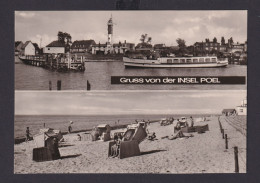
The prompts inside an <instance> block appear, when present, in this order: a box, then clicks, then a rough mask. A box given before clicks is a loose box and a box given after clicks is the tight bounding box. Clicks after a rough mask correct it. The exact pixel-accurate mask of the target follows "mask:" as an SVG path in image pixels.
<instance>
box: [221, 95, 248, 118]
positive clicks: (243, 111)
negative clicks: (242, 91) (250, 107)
mask: <svg viewBox="0 0 260 183" xmlns="http://www.w3.org/2000/svg"><path fill="white" fill-rule="evenodd" d="M222 115H225V116H231V115H247V100H246V99H244V100H242V101H241V105H240V106H237V107H236V109H223V110H222Z"/></svg>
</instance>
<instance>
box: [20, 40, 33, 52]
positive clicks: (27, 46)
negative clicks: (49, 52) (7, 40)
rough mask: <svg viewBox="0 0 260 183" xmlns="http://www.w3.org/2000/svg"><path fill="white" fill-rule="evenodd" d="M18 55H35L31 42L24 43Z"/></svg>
mask: <svg viewBox="0 0 260 183" xmlns="http://www.w3.org/2000/svg"><path fill="white" fill-rule="evenodd" d="M20 55H35V47H34V45H33V43H32V42H31V41H26V42H25V43H24V44H23V46H22V47H21V52H20Z"/></svg>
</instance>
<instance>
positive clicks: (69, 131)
mask: <svg viewBox="0 0 260 183" xmlns="http://www.w3.org/2000/svg"><path fill="white" fill-rule="evenodd" d="M72 124H73V121H70V123H69V126H68V133H71V132H72V126H71V125H72Z"/></svg>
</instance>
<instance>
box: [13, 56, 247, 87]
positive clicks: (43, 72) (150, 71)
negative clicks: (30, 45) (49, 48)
mask: <svg viewBox="0 0 260 183" xmlns="http://www.w3.org/2000/svg"><path fill="white" fill-rule="evenodd" d="M85 66H86V70H85V72H66V73H61V72H56V71H50V70H47V69H44V68H41V67H35V66H31V65H25V64H23V63H22V62H21V61H20V60H19V58H18V57H15V89H16V90H49V81H51V82H52V89H53V90H56V89H57V81H58V80H61V82H62V83H61V90H86V89H87V81H89V83H90V85H91V90H186V89H190V90H226V89H232V90H240V89H242V90H245V89H246V88H247V86H246V84H245V85H131V84H130V85H118V84H111V76H245V77H246V76H247V66H246V65H228V66H227V67H226V68H125V67H124V64H123V62H122V61H107V62H104V61H93V62H86V63H85Z"/></svg>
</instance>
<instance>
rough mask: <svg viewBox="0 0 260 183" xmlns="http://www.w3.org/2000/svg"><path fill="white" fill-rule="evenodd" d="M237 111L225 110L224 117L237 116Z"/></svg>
mask: <svg viewBox="0 0 260 183" xmlns="http://www.w3.org/2000/svg"><path fill="white" fill-rule="evenodd" d="M236 113H237V112H236V109H223V110H222V115H225V116H231V115H236Z"/></svg>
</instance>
